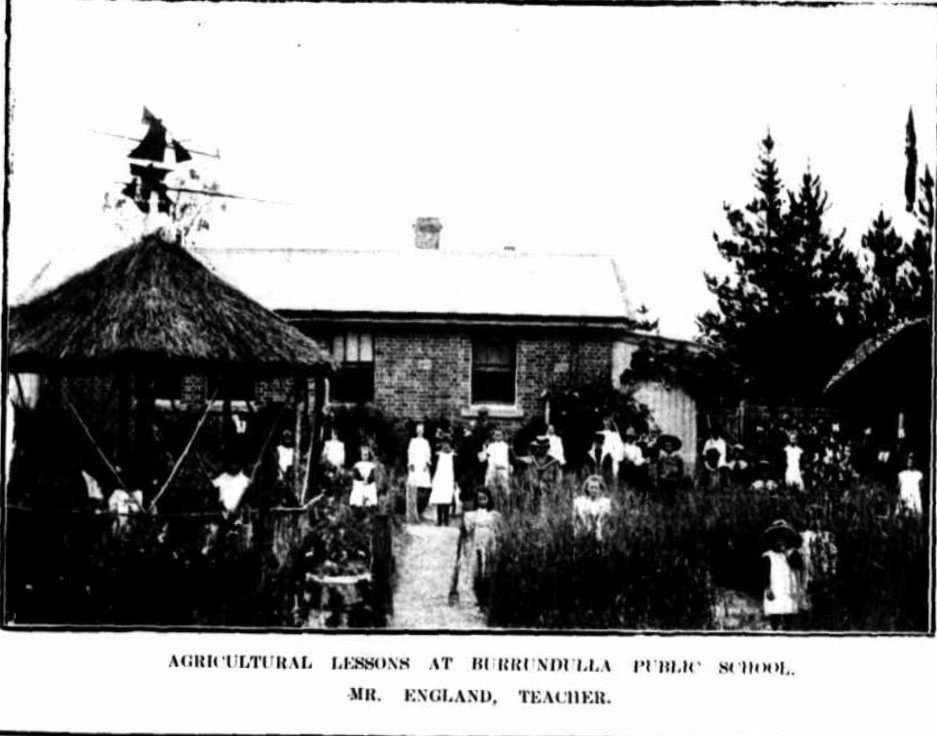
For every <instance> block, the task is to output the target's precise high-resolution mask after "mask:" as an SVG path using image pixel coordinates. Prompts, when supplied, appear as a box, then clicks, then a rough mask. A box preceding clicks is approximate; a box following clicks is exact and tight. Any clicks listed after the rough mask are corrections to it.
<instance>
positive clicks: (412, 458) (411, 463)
mask: <svg viewBox="0 0 937 736" xmlns="http://www.w3.org/2000/svg"><path fill="white" fill-rule="evenodd" d="M415 431H416V435H415V436H414V437H413V438H412V439H411V440H410V444H409V445H408V446H407V471H408V472H407V522H408V523H410V524H417V523H419V521H420V513H421V512H422V510H423V509H422V508H420V506H421V505H422V506H424V507H425V503H426V497H428V496H429V493H430V488H432V485H433V481H432V479H431V478H430V472H429V471H430V464H431V463H432V459H433V458H432V451H431V450H430V447H429V440H427V439H426V438H425V437H424V436H423V433H424V431H425V427H424V426H423V423H422V422H420V423H419V424H417V425H416V430H415ZM421 495H422V496H424V498H423V503H422V504H421V503H420V500H419V499H420V496H421Z"/></svg>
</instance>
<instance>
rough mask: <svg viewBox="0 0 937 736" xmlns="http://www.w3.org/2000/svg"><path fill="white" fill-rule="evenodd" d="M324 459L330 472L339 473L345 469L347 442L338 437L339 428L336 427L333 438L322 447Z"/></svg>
mask: <svg viewBox="0 0 937 736" xmlns="http://www.w3.org/2000/svg"><path fill="white" fill-rule="evenodd" d="M322 459H323V461H324V462H325V469H326V472H327V473H329V474H332V475H334V474H338V473H341V472H342V471H343V470H344V469H345V443H344V442H342V441H341V440H340V439H339V438H338V430H336V429H334V428H333V429H332V435H331V438H330V439H328V440H326V442H325V447H323V448H322Z"/></svg>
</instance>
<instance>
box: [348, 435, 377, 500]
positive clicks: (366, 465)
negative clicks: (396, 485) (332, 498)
mask: <svg viewBox="0 0 937 736" xmlns="http://www.w3.org/2000/svg"><path fill="white" fill-rule="evenodd" d="M349 503H350V505H352V506H358V507H367V506H377V464H376V463H375V462H374V461H373V460H372V459H371V448H370V446H368V445H362V446H361V459H360V460H359V461H358V462H356V463H355V465H354V467H353V468H352V469H351V498H350V499H349Z"/></svg>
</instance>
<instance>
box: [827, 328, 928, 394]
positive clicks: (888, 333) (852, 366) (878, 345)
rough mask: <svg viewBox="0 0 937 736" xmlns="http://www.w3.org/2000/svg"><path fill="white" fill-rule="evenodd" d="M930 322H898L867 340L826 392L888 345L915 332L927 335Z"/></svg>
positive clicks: (831, 382) (828, 385)
mask: <svg viewBox="0 0 937 736" xmlns="http://www.w3.org/2000/svg"><path fill="white" fill-rule="evenodd" d="M929 325H930V320H929V319H928V318H927V317H918V318H917V319H912V320H906V321H903V322H898V323H896V324H894V325H892V326H891V327H889V328H888V329H886V330H883V331H882V332H880V333H878V334H877V335H874V336H872V337H870V338H869V339H868V340H865V341H864V342H863V343H862V344H861V345H859V347H858V348H856V350H855V352H853V354H852V355H850V356H849V357H848V358H847V359H846V361H845V362H844V363H843V364H842V366H840V369H839V370H838V371H837V372H836V375H834V376H833V377H832V378H831V379H830V381H829V383H827V384H826V388H825V389H824V391H830V390H831V389H832V388H833V387H834V386H836V385H837V384H839V383H840V382H841V381H842V380H843V379H844V378H846V376H848V375H849V374H850V373H852V372H853V371H855V370H856V369H857V368H858V367H859V366H861V365H863V364H865V363H866V362H867V361H868V360H869V359H870V358H872V356H874V355H877V354H879V353H880V352H881V350H882V349H883V348H884V347H885V346H886V345H891V344H893V343H895V342H896V341H897V340H899V339H901V338H903V337H904V336H907V335H910V334H911V333H913V332H917V331H922V332H923V333H925V334H926V332H927V331H929Z"/></svg>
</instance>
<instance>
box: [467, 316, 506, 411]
mask: <svg viewBox="0 0 937 736" xmlns="http://www.w3.org/2000/svg"><path fill="white" fill-rule="evenodd" d="M484 343H488V344H489V345H499V346H504V347H507V348H508V350H509V351H510V356H511V361H510V371H511V381H510V386H511V396H510V400H509V401H508V400H503V399H501V398H499V397H495V396H492V395H483V396H481V397H479V396H478V391H477V383H476V382H477V379H476V370H478V353H479V349H480V347H481V345H482V344H484ZM517 348H518V340H517V338H516V337H514V336H512V335H504V334H497V333H495V334H477V335H472V338H471V360H470V367H469V401H470V404H471V405H472V406H473V407H492V408H496V409H497V408H505V407H507V408H516V407H517V399H518V386H517V382H518V360H517ZM485 365H486V367H489V368H490V367H492V366H494V365H495V364H493V363H488V364H485ZM479 372H481V371H479ZM488 372H490V373H497V371H495V370H489V371H488ZM503 372H504V374H506V373H507V369H506V368H505V369H504V371H503ZM505 384H507V381H506V380H505Z"/></svg>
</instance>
